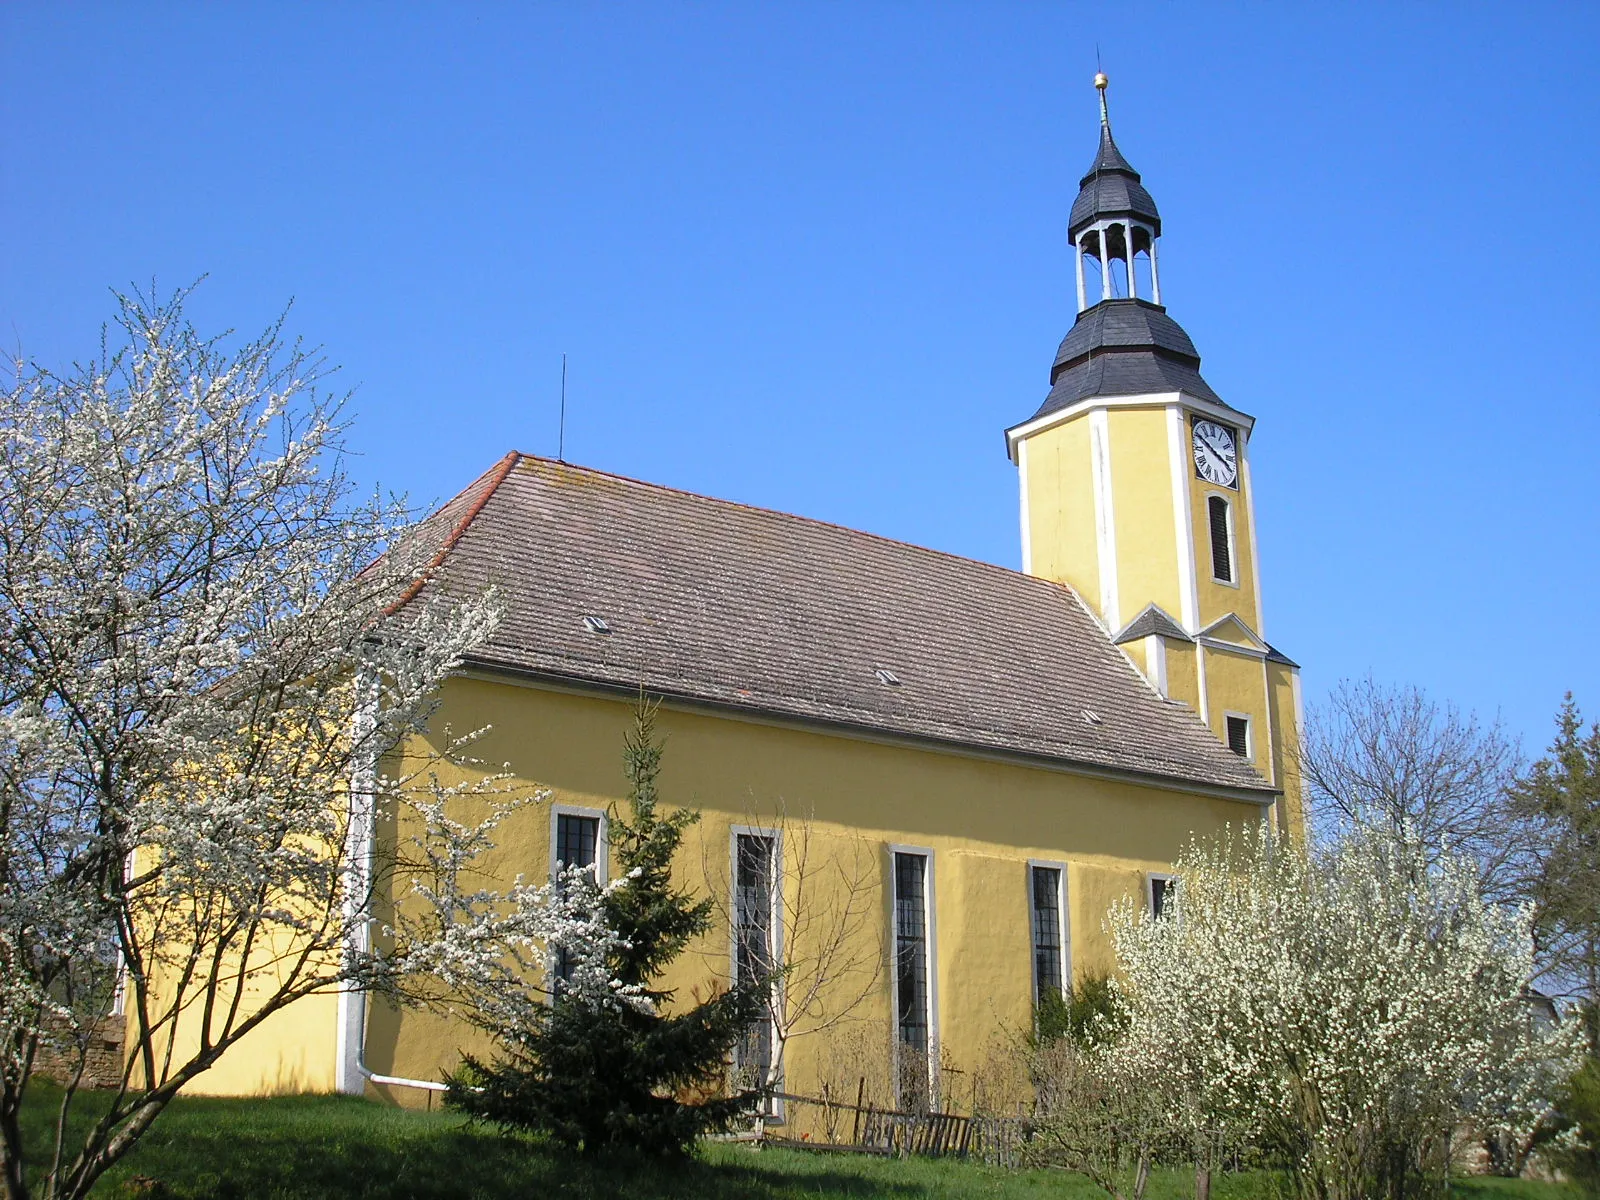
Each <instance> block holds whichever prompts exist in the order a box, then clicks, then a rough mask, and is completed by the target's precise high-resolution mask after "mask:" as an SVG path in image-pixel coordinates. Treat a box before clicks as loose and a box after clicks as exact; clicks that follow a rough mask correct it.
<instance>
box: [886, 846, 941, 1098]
mask: <svg viewBox="0 0 1600 1200" xmlns="http://www.w3.org/2000/svg"><path fill="white" fill-rule="evenodd" d="M928 925H929V920H928V856H927V855H926V854H916V853H904V852H899V851H897V852H896V853H895V855H894V941H895V947H894V949H895V954H894V991H895V1026H896V1030H895V1031H896V1035H897V1040H898V1042H899V1047H900V1054H899V1056H898V1058H899V1071H898V1074H899V1088H898V1091H899V1094H900V1097H899V1098H900V1103H901V1104H902V1106H905V1107H910V1108H916V1107H920V1106H924V1105H926V1103H927V1101H928V1096H929V1083H930V1074H931V1067H932V1063H931V1056H930V1049H931V1045H932V1039H931V1037H930V1033H931V1029H930V1026H931V1024H932V1009H931V1006H930V999H931V994H930V990H929V986H928V984H929V972H928V958H929V955H928V950H929V947H928Z"/></svg>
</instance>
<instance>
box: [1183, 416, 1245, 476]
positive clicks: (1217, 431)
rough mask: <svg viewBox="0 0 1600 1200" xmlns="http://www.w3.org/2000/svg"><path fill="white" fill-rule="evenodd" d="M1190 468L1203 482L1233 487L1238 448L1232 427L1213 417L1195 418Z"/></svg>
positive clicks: (1236, 474) (1236, 469)
mask: <svg viewBox="0 0 1600 1200" xmlns="http://www.w3.org/2000/svg"><path fill="white" fill-rule="evenodd" d="M1194 469H1195V470H1196V471H1197V472H1198V473H1199V475H1200V478H1201V479H1204V480H1205V481H1206V482H1207V483H1215V484H1218V485H1219V486H1221V487H1233V486H1234V484H1235V483H1236V482H1237V481H1238V479H1239V452H1238V450H1237V449H1236V448H1235V446H1234V443H1233V430H1231V429H1229V428H1228V427H1227V426H1226V425H1218V424H1217V423H1216V422H1215V421H1196V422H1195V423H1194Z"/></svg>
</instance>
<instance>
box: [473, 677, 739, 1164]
mask: <svg viewBox="0 0 1600 1200" xmlns="http://www.w3.org/2000/svg"><path fill="white" fill-rule="evenodd" d="M623 764H624V771H625V773H626V776H627V780H628V785H629V791H628V799H627V805H626V811H625V812H624V811H619V810H618V809H617V808H616V807H615V806H613V808H612V809H611V811H610V812H609V814H608V820H609V829H610V842H611V852H612V855H613V858H614V861H615V864H616V868H617V879H618V882H617V884H616V885H614V886H612V887H610V888H608V889H606V890H605V891H604V893H603V894H602V895H601V897H600V900H599V903H600V905H601V911H602V914H603V916H604V920H605V924H606V926H607V927H608V928H609V929H610V930H611V931H612V932H613V933H614V934H615V935H617V936H616V937H615V938H614V939H613V940H612V942H611V943H610V946H609V949H608V950H607V952H606V966H607V969H608V970H607V973H608V974H609V975H610V977H611V978H612V980H614V981H615V983H616V984H619V985H621V987H619V988H617V989H616V992H617V993H618V994H623V995H628V996H632V997H633V998H634V999H635V1002H633V1003H622V1002H617V1001H615V1000H611V1001H604V1000H597V999H596V998H595V997H593V996H589V995H585V994H582V993H580V992H579V991H577V990H558V991H557V993H556V995H555V997H554V999H553V1001H552V1003H550V1004H549V1005H548V1006H544V1007H541V1008H539V1009H538V1010H537V1012H536V1013H535V1015H534V1017H533V1018H532V1021H531V1023H530V1024H529V1025H528V1026H527V1027H525V1028H522V1029H517V1030H506V1031H501V1036H500V1038H499V1040H500V1042H501V1047H500V1049H501V1054H500V1055H499V1057H497V1058H496V1059H495V1060H494V1061H493V1062H492V1063H490V1064H484V1063H482V1062H480V1061H479V1060H477V1059H475V1058H473V1057H471V1056H465V1057H464V1060H463V1065H462V1067H461V1069H460V1070H459V1071H458V1072H457V1073H456V1075H455V1076H454V1077H453V1078H451V1079H450V1081H449V1082H450V1090H449V1092H448V1093H447V1095H446V1102H447V1103H448V1104H450V1105H451V1106H453V1107H455V1108H457V1109H460V1110H462V1111H465V1112H468V1113H470V1114H472V1115H474V1116H477V1117H480V1118H482V1119H484V1120H487V1121H490V1122H493V1123H495V1124H497V1125H500V1126H502V1127H504V1128H508V1129H523V1130H528V1131H533V1132H539V1133H543V1134H546V1135H548V1136H549V1137H551V1138H553V1139H554V1140H555V1141H557V1142H559V1143H561V1144H562V1145H565V1146H568V1147H571V1148H573V1149H577V1150H581V1151H583V1152H584V1153H585V1154H598V1153H601V1152H603V1151H608V1150H615V1149H629V1150H635V1151H639V1152H643V1153H647V1154H659V1155H683V1154H686V1153H688V1151H689V1150H690V1149H691V1147H692V1146H693V1144H694V1141H695V1139H696V1138H697V1137H699V1136H700V1135H701V1134H703V1133H707V1132H711V1131H714V1130H720V1129H726V1128H727V1127H728V1126H729V1125H730V1124H731V1123H732V1122H733V1121H734V1120H736V1119H737V1118H738V1117H739V1116H741V1115H743V1114H746V1113H749V1112H751V1111H753V1110H754V1107H755V1105H756V1102H757V1101H758V1100H759V1098H760V1093H759V1092H756V1091H748V1092H738V1093H733V1094H721V1095H714V1096H713V1098H711V1099H705V1100H700V1101H699V1102H692V1103H691V1102H686V1101H685V1100H684V1099H683V1098H682V1096H683V1095H684V1093H700V1094H704V1093H706V1092H708V1091H709V1092H716V1091H718V1090H719V1085H720V1083H721V1081H722V1080H723V1078H724V1075H725V1071H724V1067H725V1064H726V1062H727V1060H728V1056H729V1054H730V1052H731V1050H732V1048H733V1046H734V1044H735V1042H737V1041H738V1039H739V1037H740V1035H741V1034H742V1033H743V1032H744V1030H745V1029H746V1027H747V1026H748V1025H749V1024H750V1023H751V1022H752V1021H754V1020H756V1019H757V1018H758V1017H759V1016H760V1014H761V1012H762V1011H763V1004H764V995H765V993H764V988H765V987H766V981H762V980H747V981H741V982H740V983H738V984H736V985H735V986H734V987H733V988H731V989H730V990H727V991H723V992H719V993H718V994H716V995H714V996H712V997H711V998H709V999H707V1000H705V1001H703V1002H701V1003H699V1004H696V1005H694V1006H693V1007H690V1008H679V1009H676V1010H674V1011H671V1012H670V1014H669V1009H671V1008H672V1001H673V999H674V996H673V993H672V992H671V991H670V990H667V989H664V988H662V987H661V986H660V979H661V975H662V973H663V972H664V971H665V970H666V968H667V967H668V965H669V964H671V963H672V961H673V960H674V959H676V958H677V957H678V955H679V954H680V953H682V951H683V950H684V948H685V947H686V946H687V945H688V943H689V942H690V940H691V939H693V938H695V937H696V936H698V935H700V934H703V933H705V932H706V931H707V930H708V929H709V928H710V926H711V921H712V912H713V905H712V902H711V900H710V899H709V898H701V899H698V900H697V899H695V898H694V896H693V895H692V894H691V893H690V892H689V891H688V890H687V889H685V888H682V887H679V886H677V885H675V884H674V883H673V880H672V862H673V859H674V857H675V856H676V854H677V851H678V847H679V845H680V843H681V842H682V840H683V835H684V831H685V830H687V829H688V828H689V826H691V825H693V824H694V823H695V822H696V821H698V820H699V817H700V814H699V813H697V812H695V811H693V810H692V809H685V808H679V809H675V810H673V811H670V812H663V811H662V809H661V807H660V797H659V793H658V790H657V778H658V776H659V774H660V770H661V744H660V742H659V741H658V740H657V738H656V735H655V706H654V705H652V704H650V703H649V702H648V701H647V700H646V698H645V697H644V696H642V695H641V697H640V700H639V704H638V706H637V707H636V709H635V711H634V722H633V727H632V729H631V730H630V731H629V732H628V735H627V738H626V744H625V750H624V755H623Z"/></svg>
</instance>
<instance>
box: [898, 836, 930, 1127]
mask: <svg viewBox="0 0 1600 1200" xmlns="http://www.w3.org/2000/svg"><path fill="white" fill-rule="evenodd" d="M886 850H887V852H888V866H889V946H890V974H889V978H890V984H889V994H890V1005H891V1007H890V1012H891V1013H892V1014H893V1017H894V1023H895V1029H894V1039H893V1044H894V1060H895V1079H896V1080H897V1081H898V1079H899V1078H900V1069H899V1068H900V1028H899V1025H900V996H899V990H898V989H899V987H900V979H899V974H898V972H897V971H896V970H895V964H894V955H895V953H896V952H897V949H896V947H897V942H898V940H899V936H900V930H899V927H898V925H897V922H898V919H899V918H898V909H899V907H900V896H899V893H898V891H897V884H896V872H895V869H894V856H895V855H897V854H918V855H921V856H922V858H923V860H924V867H925V869H924V871H923V876H922V907H923V913H922V920H923V927H924V928H925V929H926V930H927V931H928V1103H929V1105H930V1106H932V1107H937V1106H938V1103H939V905H938V900H937V893H936V891H935V890H934V889H935V873H934V866H935V861H936V860H935V858H934V853H933V848H932V847H930V846H909V845H905V844H904V843H900V842H891V843H889V845H888V846H887V847H886ZM898 1102H899V1097H898V1096H897V1097H896V1103H898Z"/></svg>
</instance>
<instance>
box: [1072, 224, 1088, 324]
mask: <svg viewBox="0 0 1600 1200" xmlns="http://www.w3.org/2000/svg"><path fill="white" fill-rule="evenodd" d="M1072 249H1073V250H1074V252H1075V253H1074V254H1073V256H1072V261H1073V262H1074V264H1076V266H1077V268H1078V311H1079V312H1082V311H1083V310H1084V309H1086V308H1088V307H1089V301H1088V297H1087V296H1086V295H1085V293H1084V290H1083V234H1081V233H1080V234H1079V235H1078V236H1077V237H1076V238H1074V239H1073V241H1072Z"/></svg>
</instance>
